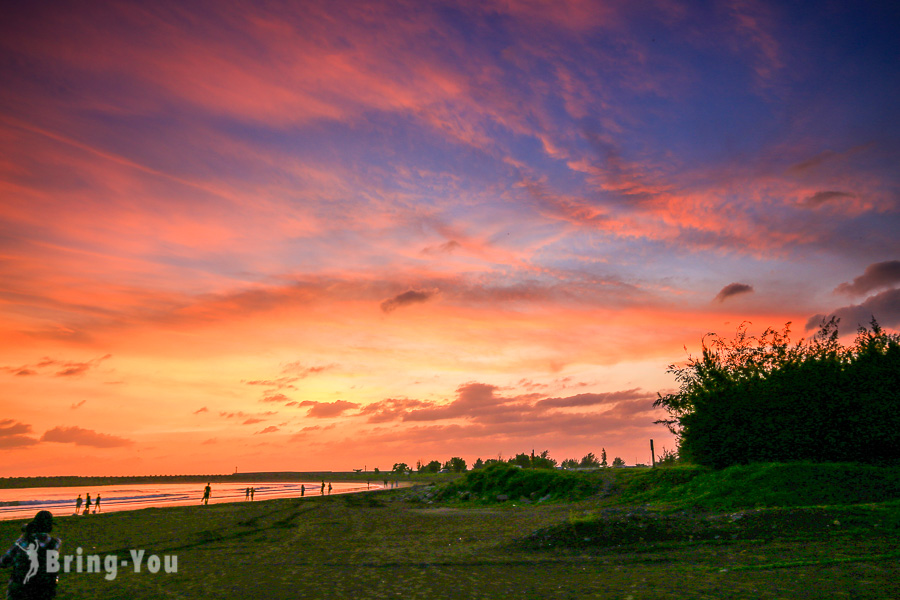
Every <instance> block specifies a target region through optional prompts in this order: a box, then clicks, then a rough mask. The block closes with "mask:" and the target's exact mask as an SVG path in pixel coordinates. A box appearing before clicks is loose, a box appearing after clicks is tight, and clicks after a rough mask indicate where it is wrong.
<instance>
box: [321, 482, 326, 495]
mask: <svg viewBox="0 0 900 600" xmlns="http://www.w3.org/2000/svg"><path fill="white" fill-rule="evenodd" d="M321 493H322V495H323V496H324V495H325V480H324V479H323V480H322V492H321Z"/></svg>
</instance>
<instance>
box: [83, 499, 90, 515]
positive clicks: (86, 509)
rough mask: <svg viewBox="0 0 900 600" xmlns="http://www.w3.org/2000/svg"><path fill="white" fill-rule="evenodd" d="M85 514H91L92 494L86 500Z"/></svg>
mask: <svg viewBox="0 0 900 600" xmlns="http://www.w3.org/2000/svg"><path fill="white" fill-rule="evenodd" d="M84 514H86V515H89V514H91V495H90V494H88V495H87V496H86V497H85V498H84Z"/></svg>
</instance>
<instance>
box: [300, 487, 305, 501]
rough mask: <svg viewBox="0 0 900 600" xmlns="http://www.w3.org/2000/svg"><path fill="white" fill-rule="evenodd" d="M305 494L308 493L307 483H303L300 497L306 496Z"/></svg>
mask: <svg viewBox="0 0 900 600" xmlns="http://www.w3.org/2000/svg"><path fill="white" fill-rule="evenodd" d="M305 495H306V486H305V485H301V486H300V497H301V498H302V497H303V496H305Z"/></svg>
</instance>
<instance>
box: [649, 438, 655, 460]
mask: <svg viewBox="0 0 900 600" xmlns="http://www.w3.org/2000/svg"><path fill="white" fill-rule="evenodd" d="M650 461H651V462H652V463H653V466H654V467H655V466H656V453H655V452H653V440H650Z"/></svg>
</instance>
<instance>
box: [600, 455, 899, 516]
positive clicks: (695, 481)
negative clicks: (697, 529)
mask: <svg viewBox="0 0 900 600" xmlns="http://www.w3.org/2000/svg"><path fill="white" fill-rule="evenodd" d="M618 480H619V481H618V489H619V494H618V495H617V497H616V500H617V501H619V502H628V503H648V502H653V503H660V504H664V505H668V506H671V507H678V508H695V509H703V510H710V511H727V510H735V509H741V508H755V507H774V506H780V507H796V506H814V505H819V506H821V505H845V504H860V503H867V502H884V501H887V500H891V499H895V498H900V468H896V467H876V466H872V465H862V464H853V463H835V464H831V463H768V464H753V465H738V466H733V467H729V468H727V469H723V470H721V471H714V470H712V469H709V468H704V467H672V468H666V469H647V470H640V471H631V472H623V473H621V474H619V477H618Z"/></svg>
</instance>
